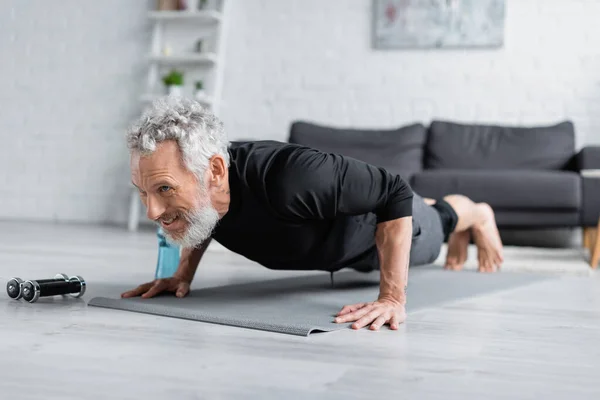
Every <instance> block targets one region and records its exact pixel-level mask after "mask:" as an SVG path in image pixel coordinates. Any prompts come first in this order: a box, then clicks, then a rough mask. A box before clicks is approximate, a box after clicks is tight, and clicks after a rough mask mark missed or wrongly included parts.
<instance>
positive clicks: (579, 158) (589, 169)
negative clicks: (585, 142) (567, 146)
mask: <svg viewBox="0 0 600 400" xmlns="http://www.w3.org/2000/svg"><path fill="white" fill-rule="evenodd" d="M576 168H577V170H578V171H579V172H580V173H581V174H582V175H583V176H586V175H588V176H592V177H593V176H598V177H600V146H586V147H584V148H582V149H581V150H580V151H579V153H577V155H576Z"/></svg>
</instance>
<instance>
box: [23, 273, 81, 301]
mask: <svg viewBox="0 0 600 400" xmlns="http://www.w3.org/2000/svg"><path fill="white" fill-rule="evenodd" d="M84 293H85V281H84V280H83V278H82V277H81V276H78V275H77V276H72V277H70V278H69V280H68V281H53V282H40V281H27V282H25V283H23V299H24V300H26V301H28V302H30V303H35V302H36V301H38V299H39V298H40V297H48V296H56V295H60V294H69V295H71V296H73V297H81V296H83V294H84Z"/></svg>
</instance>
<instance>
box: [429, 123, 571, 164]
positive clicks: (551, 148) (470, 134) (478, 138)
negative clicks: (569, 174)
mask: <svg viewBox="0 0 600 400" xmlns="http://www.w3.org/2000/svg"><path fill="white" fill-rule="evenodd" d="M574 153H575V130H574V127H573V123H572V122H570V121H564V122H561V123H559V124H556V125H551V126H535V127H534V126H531V127H514V126H498V125H475V124H459V123H453V122H446V121H433V122H432V123H431V126H430V128H429V135H428V139H427V146H426V152H425V167H426V168H432V169H435V168H448V169H471V168H472V169H544V170H551V169H554V170H555V169H563V168H565V167H566V166H567V163H568V162H569V159H570V158H571V157H572V156H573V154H574Z"/></svg>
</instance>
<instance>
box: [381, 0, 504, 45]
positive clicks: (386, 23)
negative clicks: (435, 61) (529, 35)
mask: <svg viewBox="0 0 600 400" xmlns="http://www.w3.org/2000/svg"><path fill="white" fill-rule="evenodd" d="M504 2H505V0H373V47H374V48H376V49H406V48H453V47H454V48H456V47H462V48H465V47H489V48H493V47H502V45H503V44H504V16H505V4H504Z"/></svg>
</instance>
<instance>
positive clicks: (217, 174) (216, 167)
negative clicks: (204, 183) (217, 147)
mask: <svg viewBox="0 0 600 400" xmlns="http://www.w3.org/2000/svg"><path fill="white" fill-rule="evenodd" d="M208 170H209V172H210V176H209V179H210V185H211V186H221V185H222V184H223V183H224V182H225V180H226V179H227V164H226V163H225V159H224V158H223V156H221V155H219V154H215V155H214V156H212V157H211V158H210V160H209V161H208Z"/></svg>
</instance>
